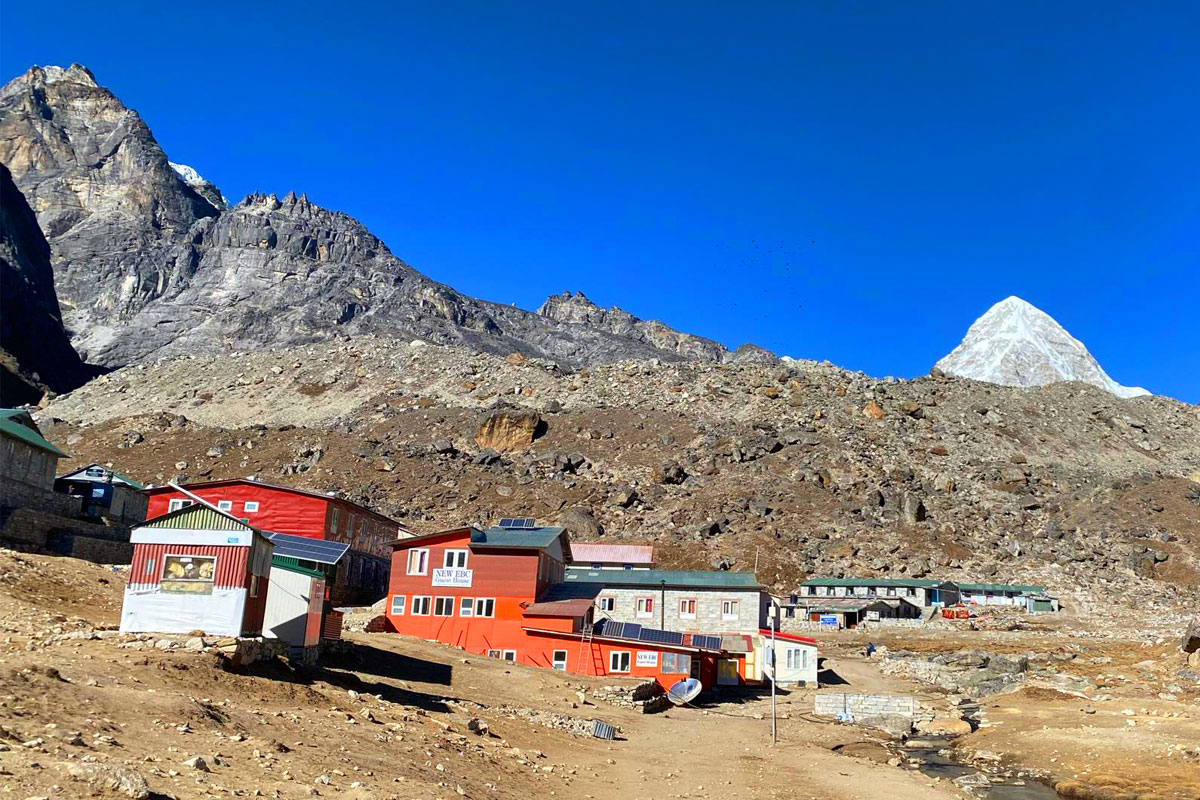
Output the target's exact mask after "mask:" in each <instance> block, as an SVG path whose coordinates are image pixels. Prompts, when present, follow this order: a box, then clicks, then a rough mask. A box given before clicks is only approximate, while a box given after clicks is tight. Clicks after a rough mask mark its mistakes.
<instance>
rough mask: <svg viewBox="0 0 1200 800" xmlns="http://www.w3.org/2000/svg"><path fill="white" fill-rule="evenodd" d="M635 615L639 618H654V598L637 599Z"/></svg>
mask: <svg viewBox="0 0 1200 800" xmlns="http://www.w3.org/2000/svg"><path fill="white" fill-rule="evenodd" d="M637 615H638V616H639V617H652V616H654V598H653V597H639V598H638V601H637Z"/></svg>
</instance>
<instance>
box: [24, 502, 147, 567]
mask: <svg viewBox="0 0 1200 800" xmlns="http://www.w3.org/2000/svg"><path fill="white" fill-rule="evenodd" d="M59 496H60V497H66V495H59ZM0 544H3V545H4V546H5V547H10V548H12V549H14V550H23V551H26V552H33V553H50V554H53V555H60V556H70V557H72V558H82V559H84V560H87V561H94V562H96V563H98V564H128V563H129V562H130V559H131V558H132V557H133V545H131V544H130V543H129V528H128V527H126V526H124V525H102V524H98V523H94V522H87V521H85V520H80V519H72V518H70V517H65V516H60V515H58V514H54V513H49V512H46V511H41V510H38V509H32V508H12V507H9V506H0Z"/></svg>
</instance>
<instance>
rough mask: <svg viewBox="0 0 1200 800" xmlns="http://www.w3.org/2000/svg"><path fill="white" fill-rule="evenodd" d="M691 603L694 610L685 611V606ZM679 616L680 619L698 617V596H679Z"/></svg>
mask: <svg viewBox="0 0 1200 800" xmlns="http://www.w3.org/2000/svg"><path fill="white" fill-rule="evenodd" d="M689 603H690V604H691V606H692V610H691V611H684V610H683V608H684V606H685V605H686V604H689ZM679 618H680V619H695V618H696V598H694V597H681V598H679Z"/></svg>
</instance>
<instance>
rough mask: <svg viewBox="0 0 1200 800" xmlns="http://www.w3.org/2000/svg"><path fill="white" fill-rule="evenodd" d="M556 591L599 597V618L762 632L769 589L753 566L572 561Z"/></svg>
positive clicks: (721, 631) (693, 628)
mask: <svg viewBox="0 0 1200 800" xmlns="http://www.w3.org/2000/svg"><path fill="white" fill-rule="evenodd" d="M554 591H555V592H556V595H557V594H562V595H567V594H570V595H572V596H574V597H589V598H592V599H594V601H595V608H596V610H595V614H596V619H602V618H608V619H613V620H616V621H618V622H633V623H638V624H643V625H649V626H653V627H656V628H660V629H662V630H668V631H679V632H681V633H692V632H701V633H710V634H746V635H751V636H754V635H757V634H758V632H759V630H760V629H761V628H762V627H763V626H765V625H766V619H767V608H768V606H769V603H770V598H769V595H767V593H766V592H765V591H764V590H763V587H762V586H761V585H760V584H759V583H758V581H757V579H755V577H754V575H753V574H751V573H749V572H690V571H680V570H659V569H646V570H606V569H599V570H597V569H592V568H590V567H577V566H571V567H569V568H568V569H567V570H566V576H565V578H564V580H563V583H562V584H561V586H560V587H555V590H554Z"/></svg>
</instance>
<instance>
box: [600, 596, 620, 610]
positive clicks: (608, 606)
mask: <svg viewBox="0 0 1200 800" xmlns="http://www.w3.org/2000/svg"><path fill="white" fill-rule="evenodd" d="M616 607H617V600H616V598H615V597H601V598H600V610H601V611H613V610H614V609H615V608H616Z"/></svg>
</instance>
